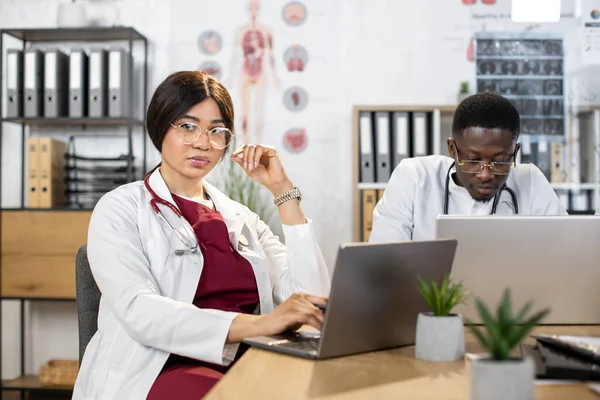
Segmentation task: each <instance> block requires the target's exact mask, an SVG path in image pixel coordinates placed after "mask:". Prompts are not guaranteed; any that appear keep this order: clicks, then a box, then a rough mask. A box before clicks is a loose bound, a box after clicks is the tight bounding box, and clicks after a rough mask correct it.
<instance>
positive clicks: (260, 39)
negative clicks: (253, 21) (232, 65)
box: [242, 29, 273, 81]
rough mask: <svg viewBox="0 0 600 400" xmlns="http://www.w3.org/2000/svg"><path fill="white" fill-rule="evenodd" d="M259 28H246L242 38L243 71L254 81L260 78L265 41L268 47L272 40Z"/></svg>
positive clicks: (270, 45) (270, 46)
mask: <svg viewBox="0 0 600 400" xmlns="http://www.w3.org/2000/svg"><path fill="white" fill-rule="evenodd" d="M265 35H268V34H267V33H265V32H261V31H260V30H255V29H251V30H248V31H247V32H246V33H245V34H244V36H243V38H242V47H243V48H244V73H245V74H246V75H248V76H249V77H251V78H252V79H253V80H254V81H257V80H258V78H260V75H261V73H262V64H263V57H264V54H265V47H266V42H267V41H268V46H269V49H270V48H272V45H273V41H272V39H271V37H270V36H267V37H265Z"/></svg>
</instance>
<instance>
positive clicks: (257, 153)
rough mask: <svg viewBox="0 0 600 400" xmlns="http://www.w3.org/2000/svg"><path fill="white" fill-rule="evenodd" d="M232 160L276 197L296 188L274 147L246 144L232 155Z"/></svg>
mask: <svg viewBox="0 0 600 400" xmlns="http://www.w3.org/2000/svg"><path fill="white" fill-rule="evenodd" d="M231 159H232V160H233V161H235V162H236V163H237V164H238V165H239V166H240V167H242V168H243V169H244V171H245V172H246V174H247V175H248V176H249V177H250V178H252V179H253V180H254V181H256V182H258V183H260V184H261V185H263V186H265V187H266V188H267V189H269V191H271V193H273V195H275V196H277V195H280V194H281V193H284V192H286V191H288V190H291V189H293V188H294V185H293V184H292V182H291V181H290V179H289V177H288V175H287V174H286V172H285V170H284V169H283V164H282V163H281V159H280V158H279V153H277V150H275V148H274V147H273V146H266V145H260V144H245V145H242V146H240V147H238V148H237V149H236V150H235V151H234V152H233V153H232V154H231Z"/></svg>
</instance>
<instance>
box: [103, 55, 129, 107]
mask: <svg viewBox="0 0 600 400" xmlns="http://www.w3.org/2000/svg"><path fill="white" fill-rule="evenodd" d="M108 57H109V58H108V59H109V69H108V71H109V72H108V115H109V116H110V117H127V116H130V115H131V113H130V109H131V99H130V98H129V68H130V66H131V65H132V59H131V54H129V53H128V52H126V51H125V50H123V49H115V50H111V51H110V53H109V56H108Z"/></svg>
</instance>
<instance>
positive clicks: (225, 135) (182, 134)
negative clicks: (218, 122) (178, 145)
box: [171, 122, 233, 150]
mask: <svg viewBox="0 0 600 400" xmlns="http://www.w3.org/2000/svg"><path fill="white" fill-rule="evenodd" d="M171 126H172V127H173V128H175V129H176V132H177V137H178V138H179V139H180V140H181V141H182V142H183V144H190V145H191V144H194V143H197V142H198V140H200V135H202V134H203V133H206V134H207V135H208V142H209V143H210V145H211V146H212V147H213V148H215V149H217V150H223V149H225V148H226V147H227V146H229V144H231V142H232V139H233V133H231V131H230V130H229V129H227V128H222V127H217V128H213V129H211V130H207V129H202V128H201V127H200V126H198V124H195V123H193V122H183V123H181V124H179V125H173V124H171Z"/></svg>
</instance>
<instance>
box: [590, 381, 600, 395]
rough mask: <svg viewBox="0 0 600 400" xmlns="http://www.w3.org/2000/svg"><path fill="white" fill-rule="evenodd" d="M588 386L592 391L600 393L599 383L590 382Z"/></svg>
mask: <svg viewBox="0 0 600 400" xmlns="http://www.w3.org/2000/svg"><path fill="white" fill-rule="evenodd" d="M588 387H589V388H590V389H592V390H593V391H594V392H596V393H597V394H600V383H590V384H589V385H588Z"/></svg>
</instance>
